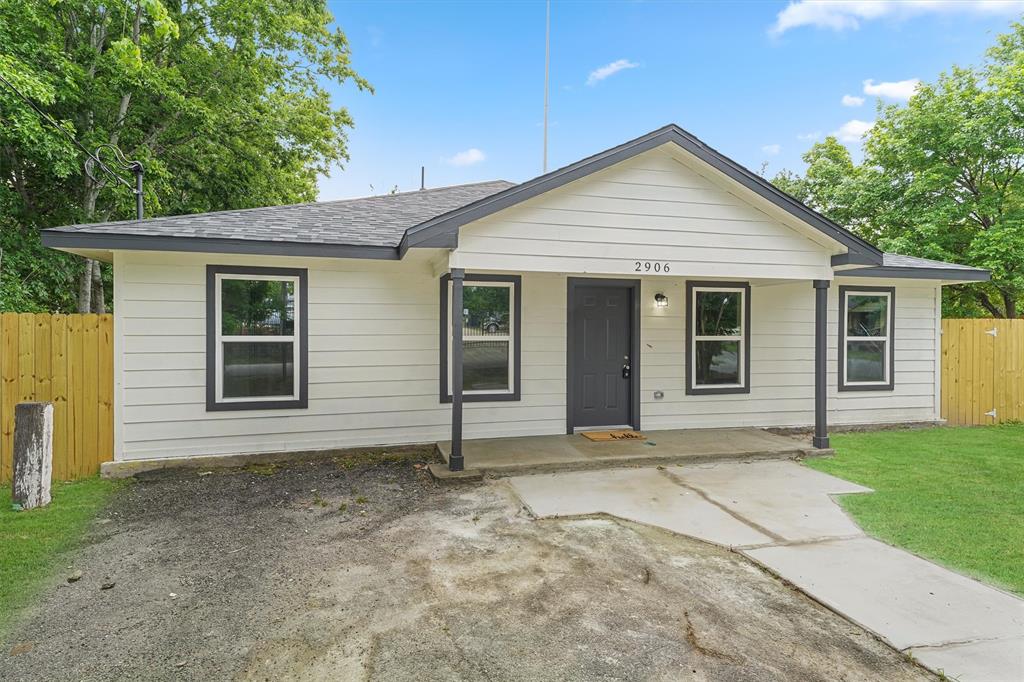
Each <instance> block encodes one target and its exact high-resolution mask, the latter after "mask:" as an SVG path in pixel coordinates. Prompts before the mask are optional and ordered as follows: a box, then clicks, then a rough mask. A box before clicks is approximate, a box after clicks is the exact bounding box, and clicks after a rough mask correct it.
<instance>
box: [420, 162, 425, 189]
mask: <svg viewBox="0 0 1024 682" xmlns="http://www.w3.org/2000/svg"><path fill="white" fill-rule="evenodd" d="M426 188H427V167H426V166H420V189H426Z"/></svg>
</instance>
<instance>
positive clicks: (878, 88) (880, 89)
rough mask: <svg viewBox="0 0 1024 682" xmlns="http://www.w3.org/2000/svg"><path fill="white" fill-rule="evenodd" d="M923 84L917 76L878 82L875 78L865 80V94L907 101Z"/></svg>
mask: <svg viewBox="0 0 1024 682" xmlns="http://www.w3.org/2000/svg"><path fill="white" fill-rule="evenodd" d="M920 84H921V81H919V80H918V79H916V78H908V79H907V80H905V81H892V82H888V83H887V82H882V83H876V82H875V81H874V79H873V78H869V79H867V80H866V81H864V94H865V95H874V96H876V97H887V98H888V99H898V100H901V101H904V102H906V101H907V100H908V99H910V98H911V97H913V96H914V91H915V90H917V86H918V85H920Z"/></svg>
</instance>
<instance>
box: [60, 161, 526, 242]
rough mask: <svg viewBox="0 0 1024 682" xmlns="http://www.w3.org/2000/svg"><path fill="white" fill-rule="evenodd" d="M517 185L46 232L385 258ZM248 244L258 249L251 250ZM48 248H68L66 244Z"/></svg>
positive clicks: (449, 189)
mask: <svg viewBox="0 0 1024 682" xmlns="http://www.w3.org/2000/svg"><path fill="white" fill-rule="evenodd" d="M512 186H513V185H512V183H510V182H505V181H502V180H497V181H491V182H476V183H471V184H467V185H455V186H452V187H436V188H433V189H426V190H417V191H413V192H400V193H397V194H384V195H378V196H371V197H362V198H359V199H342V200H338V201H324V202H313V203H308V204H292V205H288V206H265V207H260V208H247V209H236V210H228V211H216V212H213V213H191V214H186V215H177V216H163V217H159V218H149V219H147V220H122V221H117V222H105V223H87V224H81V225H66V226H64V227H55V228H52V229H50V230H46V231H44V232H43V234H44V235H53V234H67V235H76V236H77V238H78V241H76V242H74V243H73V244H70V243H67V245H71V246H81V247H92V248H123V249H131V248H154V249H156V248H158V249H161V250H167V251H218V249H214V248H211V247H212V246H213V245H215V244H221V245H222V248H229V249H230V250H229V251H226V252H227V253H271V251H267V249H268V248H270V247H267V246H263V245H264V244H276V245H279V246H277V247H274V249H277V250H273V251H272V252H273V253H279V252H280V253H282V254H285V253H286V254H292V255H312V256H330V255H336V256H340V257H348V258H361V257H366V258H390V257H392V256H382V255H381V254H383V253H387V252H388V251H395V250H396V249H397V247H398V244H399V242H400V241H401V240H402V237H403V236H404V235H405V231H406V230H407V229H409V228H411V227H414V226H416V225H419V224H420V223H422V222H423V221H425V220H429V219H431V218H433V217H435V216H439V215H442V214H444V213H447V212H448V211H451V210H452V209H455V208H458V207H459V206H465V205H466V204H469V203H472V202H474V201H476V200H478V199H481V198H483V197H486V196H489V195H491V194H494V193H495V192H500V191H501V190H504V189H507V188H509V187H512ZM120 237H126V238H131V239H139V240H140V241H139V242H138V243H139V244H141V246H135V245H134V242H129V241H124V242H122V241H115V242H111V241H110V239H112V238H120ZM160 240H165V241H160ZM244 242H253V243H254V244H256V246H253V247H251V250H250V247H248V246H246V245H245V244H244ZM47 243H48V244H52V245H55V246H57V245H60V246H63V245H65V242H63V241H61V242H60V243H59V244H58V242H56V241H55V242H47ZM100 243H104V244H111V243H113V244H116V246H113V247H111V246H99V244H100ZM193 243H194V244H197V245H199V246H193V245H192V244H193ZM295 245H297V246H295ZM344 247H353V248H352V250H349V249H348V248H344ZM239 249H241V250H239ZM364 249H368V250H364ZM381 249H385V250H381ZM222 252H223V251H222ZM359 254H369V255H365V256H363V255H359Z"/></svg>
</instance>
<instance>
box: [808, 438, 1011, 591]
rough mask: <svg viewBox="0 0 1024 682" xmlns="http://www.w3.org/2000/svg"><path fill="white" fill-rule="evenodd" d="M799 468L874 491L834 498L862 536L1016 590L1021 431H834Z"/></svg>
mask: <svg viewBox="0 0 1024 682" xmlns="http://www.w3.org/2000/svg"><path fill="white" fill-rule="evenodd" d="M832 447H834V448H835V450H836V456H835V457H834V458H829V459H815V460H808V461H807V462H806V464H807V465H808V466H810V467H812V468H814V469H817V470H819V471H823V472H825V473H828V474H832V475H834V476H838V477H840V478H845V479H846V480H848V481H853V482H855V483H860V484H861V485H866V486H868V487H870V488H873V489H874V490H875V492H874V493H868V494H864V495H843V496H840V498H839V501H840V503H841V504H842V506H843V508H844V509H846V510H847V512H849V513H850V515H851V516H853V518H854V519H855V520H856V521H857V523H859V524H860V525H861V526H862V527H863V528H864V530H865V531H867V532H868V533H869V534H871V535H874V536H875V537H877V538H879V539H881V540H884V541H885V542H888V543H891V544H893V545H898V546H900V547H904V548H906V549H908V550H910V551H911V552H914V553H915V554H918V555H920V556H923V557H926V558H928V559H932V560H934V561H936V562H938V563H941V564H944V565H946V566H948V567H950V568H952V569H955V570H958V571H960V572H962V573H965V574H967V575H971V576H974V577H977V578H979V579H982V580H984V581H986V582H989V583H991V584H993V585H997V586H999V587H1002V588H1005V589H1008V590H1010V591H1013V592H1016V593H1018V594H1024V425H1022V424H1006V425H999V426H983V427H960V428H934V429H923V430H911V431H876V432H871V433H847V434H836V435H834V436H833V437H832Z"/></svg>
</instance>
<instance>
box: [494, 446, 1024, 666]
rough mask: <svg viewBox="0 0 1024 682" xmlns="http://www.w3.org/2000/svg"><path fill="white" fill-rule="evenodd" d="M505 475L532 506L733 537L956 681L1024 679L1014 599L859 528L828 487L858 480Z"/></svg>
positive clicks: (790, 470) (619, 472)
mask: <svg viewBox="0 0 1024 682" xmlns="http://www.w3.org/2000/svg"><path fill="white" fill-rule="evenodd" d="M507 480H508V482H509V484H510V485H511V486H512V488H513V489H514V490H515V492H516V493H517V494H518V495H519V497H520V499H522V500H523V503H524V504H525V505H526V506H527V507H528V508H529V509H530V510H531V511H532V512H533V513H534V514H535V515H536V516H538V517H554V516H577V515H587V514H610V515H613V516H618V517H621V518H625V519H629V520H631V521H637V522H640V523H646V524H650V525H653V526H659V527H662V528H665V529H667V530H670V531H672V532H675V533H680V534H683V535H689V536H692V537H695V538H699V539H701V540H704V541H706V542H711V543H714V544H718V545H722V546H726V547H730V548H733V549H735V550H737V551H739V552H741V553H743V554H744V555H746V556H747V557H749V558H750V559H752V560H754V561H755V562H757V563H759V564H761V565H763V566H765V567H767V568H768V569H769V570H771V571H772V572H774V573H776V574H778V575H779V576H781V577H783V578H785V579H786V580H788V581H790V582H792V583H793V584H794V585H796V586H797V587H798V588H800V589H801V590H803V591H804V592H806V593H807V594H809V595H810V596H812V597H813V598H815V599H817V600H818V601H820V602H822V603H824V604H826V605H827V606H829V607H830V608H832V609H833V610H835V611H837V612H839V613H841V614H842V615H844V616H845V617H846V618H848V619H850V620H851V621H853V622H855V623H857V624H859V625H861V626H862V627H864V628H866V629H868V630H870V631H872V632H874V633H875V634H877V635H879V636H880V637H882V638H883V639H885V640H886V641H887V642H889V644H891V645H892V646H893V647H895V648H896V649H899V650H901V651H908V652H910V653H911V654H913V656H914V657H915V658H916V659H917V660H918V661H920V662H921V663H923V664H924V665H925V666H927V667H929V668H931V669H932V670H934V671H936V672H943V673H945V674H946V675H949V676H951V677H955V678H956V679H959V680H961V682H970V681H972V680H984V681H985V682H990V681H994V680H1007V681H1010V680H1024V600H1021V599H1019V598H1017V597H1014V596H1013V595H1010V594H1008V593H1006V592H1002V591H1000V590H998V589H995V588H992V587H989V586H987V585H983V584H982V583H979V582H977V581H975V580H971V579H970V578H966V577H964V576H962V575H960V574H958V573H955V572H953V571H950V570H948V569H945V568H942V567H941V566H938V565H936V564H933V563H931V562H930V561H926V560H924V559H921V558H920V557H917V556H915V555H913V554H910V553H909V552H905V551H903V550H900V549H896V548H894V547H891V546H889V545H887V544H885V543H883V542H879V541H877V540H874V539H871V538H869V537H867V536H866V535H865V534H864V533H863V531H862V530H861V529H860V528H859V527H858V526H857V524H855V523H854V522H853V521H852V520H851V519H850V518H849V517H848V516H847V515H846V514H845V513H844V512H843V510H842V509H841V508H840V507H839V505H837V504H836V503H835V501H834V500H833V499H832V496H833V495H839V494H850V493H868V492H871V491H870V489H868V488H865V487H863V486H859V485H856V484H853V483H850V482H848V481H844V480H842V479H838V478H835V477H833V476H829V475H827V474H823V473H820V472H817V471H814V470H812V469H808V468H806V467H803V466H800V465H799V464H797V463H795V462H791V461H765V462H747V463H722V464H709V465H698V466H672V467H658V468H637V469H605V470H599V471H585V472H573V473H557V474H541V475H535V476H520V477H515V478H510V479H507Z"/></svg>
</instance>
